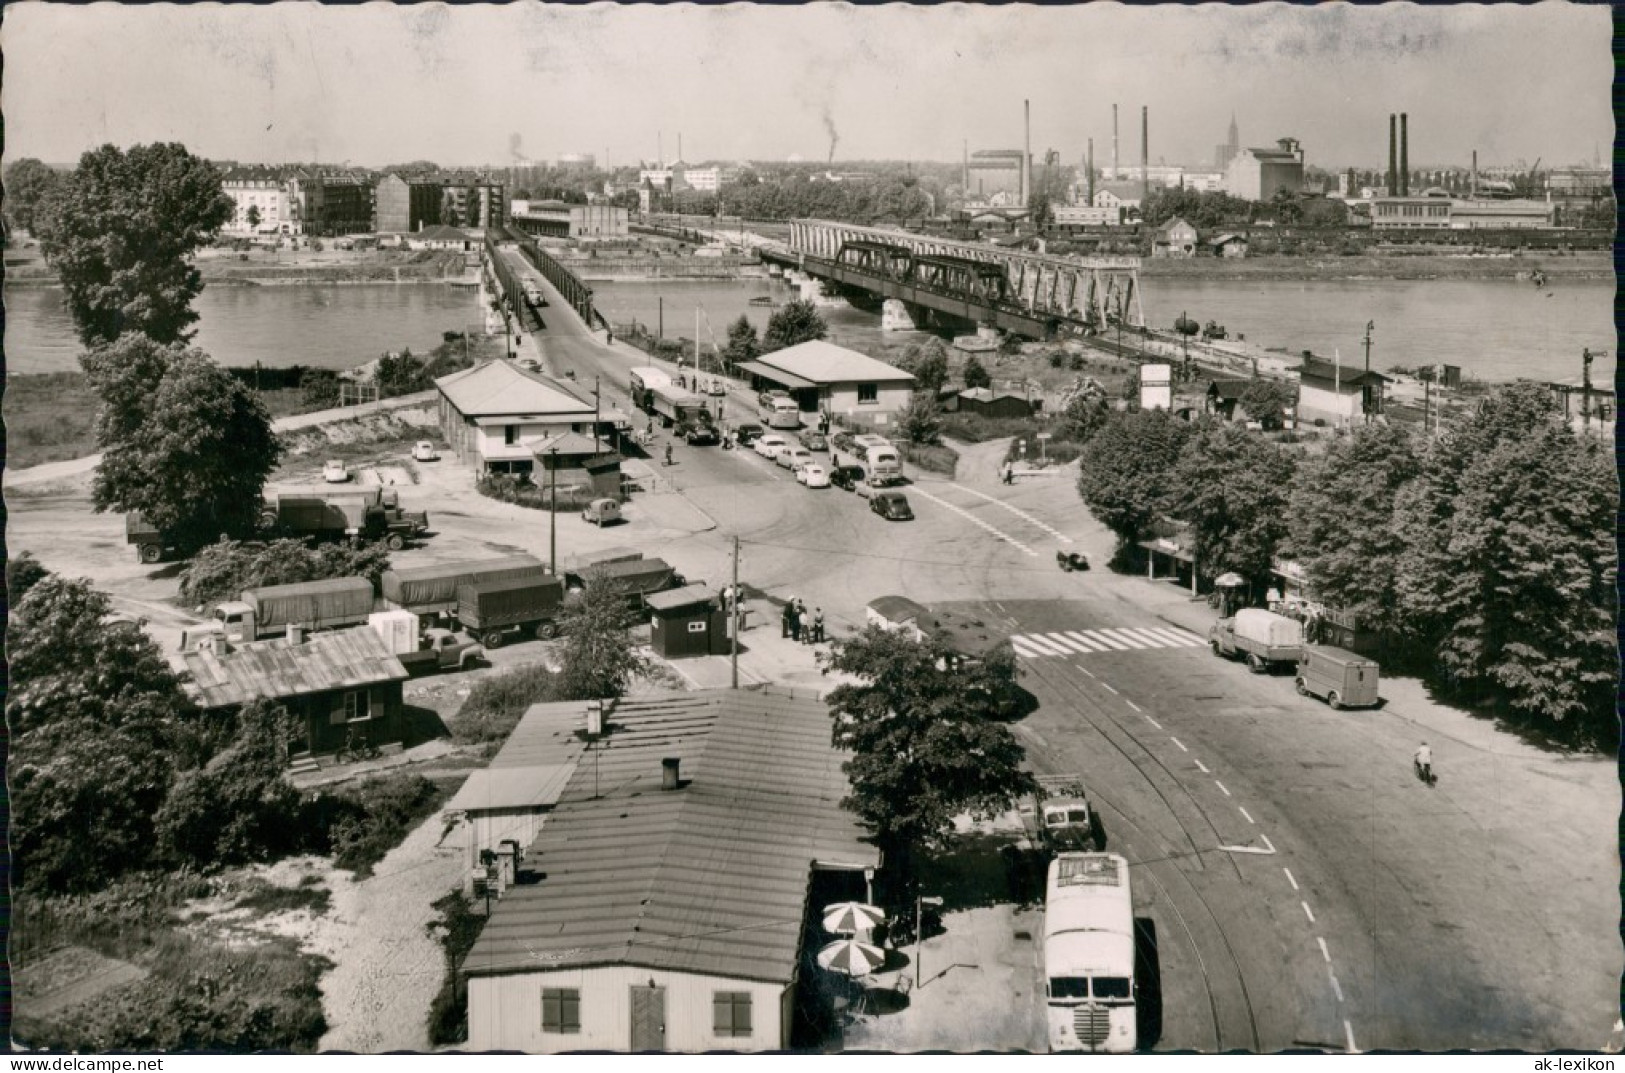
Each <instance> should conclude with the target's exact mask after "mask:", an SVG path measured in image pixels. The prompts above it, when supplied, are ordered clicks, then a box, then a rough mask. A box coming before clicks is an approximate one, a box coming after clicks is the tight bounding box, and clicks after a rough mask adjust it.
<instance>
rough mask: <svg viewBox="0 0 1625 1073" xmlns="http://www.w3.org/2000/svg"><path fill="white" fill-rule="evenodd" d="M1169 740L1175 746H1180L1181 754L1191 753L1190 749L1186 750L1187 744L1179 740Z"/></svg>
mask: <svg viewBox="0 0 1625 1073" xmlns="http://www.w3.org/2000/svg"><path fill="white" fill-rule="evenodd" d="M1168 740H1169V741H1171V742H1173V743H1174V744H1175V745H1177V746H1179V751H1180V752H1182V753H1188V752H1190V750H1189V749H1187V748H1185V743H1184V742H1182V741H1180V740H1179V739H1178V738H1169V739H1168Z"/></svg>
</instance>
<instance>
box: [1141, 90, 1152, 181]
mask: <svg viewBox="0 0 1625 1073" xmlns="http://www.w3.org/2000/svg"><path fill="white" fill-rule="evenodd" d="M1150 197H1151V109H1150V108H1148V107H1146V106H1145V105H1143V104H1142V105H1140V203H1141V204H1144V203H1145V202H1146V201H1148V200H1150Z"/></svg>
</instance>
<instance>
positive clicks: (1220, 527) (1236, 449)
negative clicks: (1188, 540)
mask: <svg viewBox="0 0 1625 1073" xmlns="http://www.w3.org/2000/svg"><path fill="white" fill-rule="evenodd" d="M1293 465H1294V464H1293V460H1292V456H1291V455H1289V454H1287V453H1286V452H1285V451H1283V450H1281V449H1280V448H1279V447H1277V446H1275V445H1274V444H1272V443H1270V442H1269V441H1267V440H1265V439H1263V438H1262V437H1260V436H1257V435H1254V434H1252V433H1250V432H1247V431H1246V430H1244V429H1241V428H1238V427H1236V426H1235V425H1223V424H1218V423H1214V422H1204V423H1203V424H1201V425H1199V426H1197V429H1196V433H1195V435H1193V436H1192V437H1191V438H1190V439H1189V440H1188V441H1187V442H1186V443H1185V446H1184V448H1183V449H1182V450H1181V451H1180V454H1179V461H1178V462H1176V463H1175V465H1174V467H1173V471H1172V472H1171V473H1170V474H1169V475H1168V484H1167V486H1166V509H1167V511H1168V513H1169V514H1170V515H1171V516H1173V517H1177V518H1179V519H1180V520H1181V521H1184V522H1188V523H1189V524H1190V526H1191V531H1192V537H1193V540H1194V543H1195V547H1194V548H1193V551H1194V553H1195V555H1196V563H1197V566H1198V567H1199V568H1200V569H1201V570H1202V572H1203V573H1205V574H1207V575H1208V576H1209V577H1215V576H1217V575H1219V574H1222V573H1225V572H1227V571H1234V572H1235V573H1238V574H1240V575H1241V576H1242V577H1244V578H1247V579H1248V580H1249V581H1250V582H1254V583H1256V584H1258V585H1259V586H1260V587H1262V586H1263V585H1265V584H1267V583H1268V581H1269V572H1270V564H1271V562H1272V561H1273V560H1274V557H1275V550H1276V548H1277V547H1278V546H1279V545H1280V543H1281V541H1282V540H1283V539H1284V538H1285V537H1286V532H1287V495H1288V493H1289V491H1290V489H1291V486H1292V471H1293Z"/></svg>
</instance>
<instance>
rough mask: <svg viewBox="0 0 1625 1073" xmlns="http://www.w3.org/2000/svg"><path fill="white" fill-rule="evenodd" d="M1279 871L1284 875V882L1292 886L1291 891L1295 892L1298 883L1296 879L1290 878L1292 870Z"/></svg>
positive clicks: (1284, 868)
mask: <svg viewBox="0 0 1625 1073" xmlns="http://www.w3.org/2000/svg"><path fill="white" fill-rule="evenodd" d="M1281 871H1283V872H1285V873H1286V881H1287V882H1288V883H1290V884H1292V889H1293V890H1297V889H1298V881H1297V880H1296V879H1293V878H1292V869H1290V868H1286V867H1283V868H1282V869H1281Z"/></svg>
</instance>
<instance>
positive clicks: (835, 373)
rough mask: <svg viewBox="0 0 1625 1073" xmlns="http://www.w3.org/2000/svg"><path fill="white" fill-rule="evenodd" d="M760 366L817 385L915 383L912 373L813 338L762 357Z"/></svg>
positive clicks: (758, 359) (758, 360) (760, 356)
mask: <svg viewBox="0 0 1625 1073" xmlns="http://www.w3.org/2000/svg"><path fill="white" fill-rule="evenodd" d="M756 364H758V365H765V366H767V367H768V369H769V370H770V371H774V372H776V371H782V372H786V373H789V374H791V375H792V376H799V377H801V378H802V379H804V380H807V381H810V382H811V383H814V384H835V383H849V382H852V381H857V380H864V381H870V380H875V381H878V380H886V381H907V382H908V383H913V382H914V376H913V374H912V373H906V372H904V371H903V370H902V369H899V368H897V367H896V366H895V365H887V364H886V363H885V362H883V361H876V360H875V359H874V358H871V357H869V355H867V354H859V353H858V352H857V351H856V350H848V349H847V348H846V347H844V346H836V345H835V344H834V343H826V342H824V341H823V340H822V339H813V340H810V341H808V342H805V343H797V344H796V345H795V346H792V347H786V348H784V349H783V350H775V351H773V352H771V353H768V354H762V355H759V356H758V357H757V359H756Z"/></svg>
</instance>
